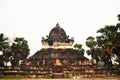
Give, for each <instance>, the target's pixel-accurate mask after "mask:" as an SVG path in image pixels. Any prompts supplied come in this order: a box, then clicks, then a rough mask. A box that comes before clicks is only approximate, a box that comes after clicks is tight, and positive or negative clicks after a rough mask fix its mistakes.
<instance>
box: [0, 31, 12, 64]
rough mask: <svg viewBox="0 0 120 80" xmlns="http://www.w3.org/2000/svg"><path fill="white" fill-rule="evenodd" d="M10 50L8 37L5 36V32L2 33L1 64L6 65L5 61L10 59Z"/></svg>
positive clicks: (0, 39) (0, 37)
mask: <svg viewBox="0 0 120 80" xmlns="http://www.w3.org/2000/svg"><path fill="white" fill-rule="evenodd" d="M9 50H10V47H9V42H8V37H5V36H4V34H3V33H1V34H0V51H2V55H0V64H1V65H0V66H4V63H3V61H5V62H6V63H7V62H8V61H9V58H8V57H9V55H10V54H9V53H8V51H9Z"/></svg>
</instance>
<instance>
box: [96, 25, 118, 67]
mask: <svg viewBox="0 0 120 80" xmlns="http://www.w3.org/2000/svg"><path fill="white" fill-rule="evenodd" d="M117 30H118V29H117V27H116V26H113V25H111V26H105V27H104V28H101V29H99V30H98V31H97V33H101V35H100V36H97V43H98V46H99V47H101V48H102V49H103V52H104V55H103V56H102V59H103V60H104V62H105V67H107V68H112V58H113V57H114V56H113V54H112V53H113V49H114V48H115V46H116V38H117Z"/></svg>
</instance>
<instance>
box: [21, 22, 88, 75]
mask: <svg viewBox="0 0 120 80" xmlns="http://www.w3.org/2000/svg"><path fill="white" fill-rule="evenodd" d="M73 43H74V38H69V36H68V35H66V32H65V31H64V29H63V28H61V27H60V25H59V24H58V23H57V24H56V26H55V27H54V28H52V30H51V31H50V33H49V35H48V36H47V37H46V38H44V37H42V49H40V50H39V51H37V52H36V53H35V54H34V55H33V56H31V57H30V58H29V59H27V60H26V62H25V68H27V69H29V70H37V71H40V72H42V71H43V72H45V73H49V74H50V76H52V77H53V76H58V75H59V76H63V77H65V76H66V74H67V73H73V71H74V72H75V71H77V69H83V68H85V67H84V65H88V64H89V60H88V59H87V58H86V57H85V56H84V55H82V54H81V53H80V52H79V51H77V50H75V49H74V48H73ZM22 67H23V66H22ZM37 73H39V72H37Z"/></svg>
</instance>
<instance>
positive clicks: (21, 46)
mask: <svg viewBox="0 0 120 80" xmlns="http://www.w3.org/2000/svg"><path fill="white" fill-rule="evenodd" d="M11 49H12V55H13V60H12V61H11V63H12V66H13V67H14V66H19V60H25V59H26V58H27V56H28V55H29V47H28V42H27V41H26V40H25V39H24V38H18V37H16V38H15V40H14V43H13V44H12V46H11Z"/></svg>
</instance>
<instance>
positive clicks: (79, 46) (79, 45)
mask: <svg viewBox="0 0 120 80" xmlns="http://www.w3.org/2000/svg"><path fill="white" fill-rule="evenodd" d="M74 48H75V50H77V51H78V52H80V54H82V55H84V52H85V50H84V49H83V48H82V44H75V45H74Z"/></svg>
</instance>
